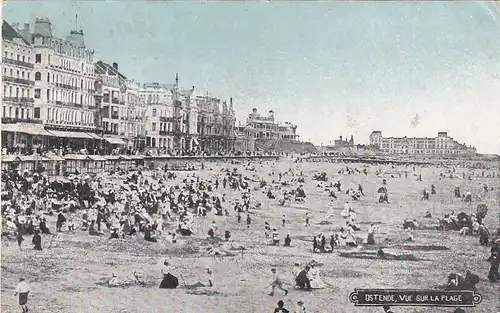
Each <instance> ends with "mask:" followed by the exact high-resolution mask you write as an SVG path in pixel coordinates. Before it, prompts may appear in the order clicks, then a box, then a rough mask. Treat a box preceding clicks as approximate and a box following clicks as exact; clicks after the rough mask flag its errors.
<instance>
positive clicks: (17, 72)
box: [16, 70, 19, 78]
mask: <svg viewBox="0 0 500 313" xmlns="http://www.w3.org/2000/svg"><path fill="white" fill-rule="evenodd" d="M16 74H17V78H19V70H17V71H16Z"/></svg>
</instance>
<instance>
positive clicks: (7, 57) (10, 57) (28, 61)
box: [3, 51, 31, 63]
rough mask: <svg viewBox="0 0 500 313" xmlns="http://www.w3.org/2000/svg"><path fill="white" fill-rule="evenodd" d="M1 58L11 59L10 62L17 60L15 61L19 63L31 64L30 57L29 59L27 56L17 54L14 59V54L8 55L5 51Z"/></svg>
mask: <svg viewBox="0 0 500 313" xmlns="http://www.w3.org/2000/svg"><path fill="white" fill-rule="evenodd" d="M3 56H4V58H6V59H11V60H17V61H21V62H26V63H31V57H29V56H25V55H20V54H17V55H16V58H14V53H12V52H11V53H10V54H9V53H8V52H7V51H4V52H3Z"/></svg>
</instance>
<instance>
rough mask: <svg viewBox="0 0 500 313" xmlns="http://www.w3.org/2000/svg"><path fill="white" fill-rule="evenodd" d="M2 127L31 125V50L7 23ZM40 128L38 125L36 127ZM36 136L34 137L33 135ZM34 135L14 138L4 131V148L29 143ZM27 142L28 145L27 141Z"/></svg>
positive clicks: (32, 82) (3, 35) (5, 23)
mask: <svg viewBox="0 0 500 313" xmlns="http://www.w3.org/2000/svg"><path fill="white" fill-rule="evenodd" d="M2 53H3V56H2V82H3V93H2V124H4V125H5V124H10V125H9V126H7V127H8V128H10V129H12V130H14V129H16V128H24V129H26V127H27V125H28V124H34V123H35V120H34V119H33V114H34V99H33V94H34V86H35V79H34V72H33V69H34V62H35V60H34V50H33V47H32V45H31V43H30V42H29V41H27V40H25V39H24V38H22V37H21V36H20V35H19V34H18V33H17V31H16V30H15V29H14V28H13V27H12V26H11V25H10V24H9V23H7V22H6V21H3V24H2ZM37 126H39V127H40V128H41V125H37ZM35 137H36V136H35ZM32 140H33V134H24V135H20V136H17V135H16V134H15V133H14V132H3V133H2V142H3V143H4V146H6V147H14V146H16V145H19V144H20V145H23V146H24V145H30V144H32V143H33V142H32ZM28 141H29V142H28Z"/></svg>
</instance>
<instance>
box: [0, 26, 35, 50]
mask: <svg viewBox="0 0 500 313" xmlns="http://www.w3.org/2000/svg"><path fill="white" fill-rule="evenodd" d="M14 38H19V39H20V40H22V41H23V42H24V43H25V44H26V45H28V46H31V45H30V43H29V42H28V41H26V40H25V39H24V38H23V37H21V35H19V33H18V32H17V31H16V30H15V29H14V28H12V26H10V24H9V23H7V22H6V21H5V20H4V21H3V24H2V40H8V41H14Z"/></svg>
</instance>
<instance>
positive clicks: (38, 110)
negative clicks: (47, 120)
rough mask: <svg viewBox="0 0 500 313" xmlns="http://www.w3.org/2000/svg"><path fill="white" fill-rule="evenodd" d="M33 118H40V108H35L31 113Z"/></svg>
mask: <svg viewBox="0 0 500 313" xmlns="http://www.w3.org/2000/svg"><path fill="white" fill-rule="evenodd" d="M33 118H40V108H35V112H34V113H33Z"/></svg>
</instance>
